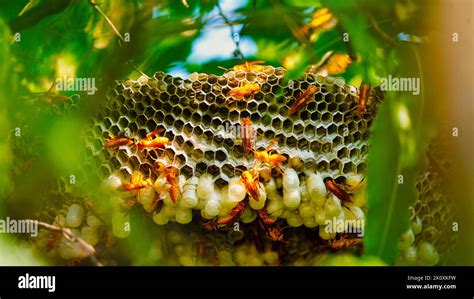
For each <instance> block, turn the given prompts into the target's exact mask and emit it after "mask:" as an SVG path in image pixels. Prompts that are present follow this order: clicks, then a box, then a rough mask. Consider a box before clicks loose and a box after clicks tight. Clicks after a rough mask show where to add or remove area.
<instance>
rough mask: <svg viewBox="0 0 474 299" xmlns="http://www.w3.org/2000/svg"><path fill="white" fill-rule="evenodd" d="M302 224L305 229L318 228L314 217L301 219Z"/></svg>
mask: <svg viewBox="0 0 474 299" xmlns="http://www.w3.org/2000/svg"><path fill="white" fill-rule="evenodd" d="M303 224H304V226H306V227H307V228H313V227H316V226H318V223H317V222H316V218H315V217H308V218H303Z"/></svg>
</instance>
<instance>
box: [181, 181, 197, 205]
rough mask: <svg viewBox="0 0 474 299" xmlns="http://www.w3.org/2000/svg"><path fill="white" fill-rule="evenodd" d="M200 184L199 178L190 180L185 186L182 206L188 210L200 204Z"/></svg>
mask: <svg viewBox="0 0 474 299" xmlns="http://www.w3.org/2000/svg"><path fill="white" fill-rule="evenodd" d="M198 183H199V179H198V178H197V177H191V178H189V179H188V180H187V181H186V182H185V184H184V186H183V194H182V197H183V198H182V203H181V205H182V206H183V207H186V208H195V207H196V206H197V205H198V203H199V199H198V196H197V184H198Z"/></svg>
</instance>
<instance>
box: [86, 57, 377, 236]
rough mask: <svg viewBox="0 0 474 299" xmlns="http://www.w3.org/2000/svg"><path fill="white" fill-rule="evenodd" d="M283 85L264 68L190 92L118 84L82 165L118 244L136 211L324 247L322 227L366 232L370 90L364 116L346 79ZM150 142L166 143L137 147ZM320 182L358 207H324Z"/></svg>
mask: <svg viewBox="0 0 474 299" xmlns="http://www.w3.org/2000/svg"><path fill="white" fill-rule="evenodd" d="M284 74H285V71H284V69H282V68H274V67H270V66H266V67H263V66H262V67H261V68H260V71H259V72H246V71H228V72H226V73H225V74H224V75H222V76H216V75H208V74H192V75H191V76H190V77H189V79H186V80H184V79H181V78H176V77H172V76H170V75H166V74H164V73H161V72H159V73H156V74H155V75H154V76H153V77H152V78H150V77H145V76H142V77H141V78H139V79H138V80H137V81H133V80H126V81H123V82H118V84H117V86H116V87H115V89H114V90H113V93H112V94H111V95H110V96H109V102H108V104H107V105H106V106H105V107H104V109H103V110H102V111H101V113H100V114H99V115H98V117H97V118H96V119H95V121H94V124H93V128H92V130H91V132H90V134H89V135H90V136H89V139H88V143H87V153H86V156H87V157H88V158H89V162H88V164H95V165H98V169H99V173H98V176H99V178H100V179H101V180H103V181H104V185H105V186H106V187H107V188H109V189H111V190H112V193H113V195H112V196H111V203H112V204H113V205H114V206H115V207H117V208H116V209H115V210H114V211H115V212H114V214H113V223H114V224H115V225H114V231H115V234H116V235H117V236H121V237H124V236H126V235H127V233H126V232H125V231H123V230H122V229H121V227H123V225H122V224H123V223H124V222H126V221H127V219H128V218H127V217H128V215H127V212H126V211H124V207H125V210H126V209H127V207H128V208H130V207H131V206H133V204H134V203H135V202H136V201H138V202H139V203H140V204H141V205H143V207H144V208H145V210H146V211H148V212H150V213H153V219H154V221H155V222H156V223H157V224H160V225H163V224H166V223H168V222H178V223H182V224H186V223H189V222H191V221H192V219H193V217H195V216H196V215H199V214H200V217H202V218H204V219H207V220H210V221H214V222H217V223H218V225H220V226H222V225H224V224H228V223H229V221H226V219H228V220H232V222H234V221H238V220H239V219H240V221H242V222H243V223H250V222H253V221H254V220H256V219H257V217H260V219H261V220H266V221H264V222H266V223H269V222H271V223H273V221H275V220H276V219H286V222H287V223H288V225H290V226H292V227H298V226H301V225H304V226H306V227H309V228H314V227H317V226H319V228H320V235H321V237H322V238H324V239H333V238H334V237H335V235H336V233H328V232H326V231H325V230H324V224H325V222H326V220H328V219H330V220H332V219H333V218H334V219H339V220H344V219H346V220H347V219H348V218H349V219H353V220H362V219H363V217H364V212H363V210H362V209H361V208H363V207H364V206H365V203H366V200H365V194H364V189H365V188H364V186H363V184H364V182H363V177H364V174H365V171H366V157H367V153H368V138H369V128H370V125H371V123H372V121H373V119H374V117H375V112H376V106H377V104H378V101H375V100H374V99H373V98H376V97H378V95H376V93H375V92H374V90H372V94H371V96H370V98H371V101H370V103H371V104H372V106H371V107H370V109H367V111H365V112H364V113H363V115H362V114H360V113H358V111H357V108H358V107H357V97H358V96H357V95H358V88H355V87H351V86H348V85H346V84H345V83H344V81H343V79H340V78H331V77H320V76H314V75H312V74H309V73H307V74H305V75H304V77H303V78H302V79H301V80H291V81H289V82H285V80H284ZM315 87H316V88H315ZM310 90H311V91H312V92H311V93H309V91H310ZM305 97H306V98H307V99H306V101H305V102H304V103H303V104H302V105H300V104H301V103H298V101H301V100H302V99H305ZM295 107H296V108H298V109H295ZM244 119H245V120H246V122H247V123H249V124H251V126H252V130H253V131H252V132H254V133H255V134H254V135H253V137H252V138H251V141H254V144H252V147H251V149H250V150H247V149H246V145H245V142H246V140H245V137H243V136H242V134H240V133H242V132H243V131H242V124H243V120H244ZM158 136H159V138H161V139H160V140H162V141H163V142H164V143H163V144H161V146H159V148H157V147H146V146H144V147H141V146H138V144H139V143H140V142H139V141H140V140H146V141H152V140H153V138H158ZM247 138H249V137H248V136H247ZM114 142H115V143H116V144H114ZM247 142H248V140H247ZM111 144H112V145H117V146H110V145H111ZM272 146H273V147H272ZM265 148H266V149H267V150H268V151H267V152H266V153H267V154H269V155H272V154H274V153H278V156H279V157H281V160H280V161H279V162H278V163H277V164H276V165H272V164H271V163H270V164H268V163H265V162H266V161H265V160H263V163H260V164H259V161H256V159H255V157H256V155H257V152H259V153H262V152H265ZM269 148H271V149H269ZM91 158H92V159H91ZM260 162H261V161H260ZM157 165H161V166H162V167H158V166H157ZM256 165H260V166H259V168H258V169H259V170H258V171H255V169H256ZM269 166H271V167H269ZM160 169H161V170H160ZM171 170H173V171H172V172H173V173H170V172H171ZM244 175H248V176H249V177H247V179H248V180H246V178H245V177H244ZM328 179H329V180H330V183H332V185H333V186H336V187H337V186H339V187H337V188H340V189H345V190H351V192H350V193H351V194H350V196H351V199H354V200H353V201H352V200H349V201H352V202H349V201H344V200H340V198H337V197H336V195H333V194H332V193H329V194H330V196H328V190H327V189H326V188H327V187H326V185H325V181H324V180H328ZM248 181H250V183H249V182H248ZM124 185H127V186H128V187H129V188H123V187H124ZM135 187H136V188H135ZM252 188H253V192H252ZM117 190H119V191H117ZM120 191H121V192H120ZM343 193H345V194H349V191H348V192H346V191H343ZM341 202H342V205H341ZM262 218H263V219H262Z"/></svg>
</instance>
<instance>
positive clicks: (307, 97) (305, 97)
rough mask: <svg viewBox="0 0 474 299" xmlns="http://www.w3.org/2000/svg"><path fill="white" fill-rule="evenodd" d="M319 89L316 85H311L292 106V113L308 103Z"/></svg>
mask: <svg viewBox="0 0 474 299" xmlns="http://www.w3.org/2000/svg"><path fill="white" fill-rule="evenodd" d="M317 91H318V88H317V87H316V86H314V85H310V86H309V87H308V88H307V89H306V90H305V91H304V92H303V94H302V95H301V96H300V97H299V98H298V99H297V100H296V101H295V103H294V104H293V105H292V106H291V108H290V115H292V114H295V113H296V112H297V111H298V110H299V109H300V108H301V107H302V106H303V105H305V104H307V103H308V102H309V101H310V100H311V99H312V97H313V96H314V94H315V93H316V92H317Z"/></svg>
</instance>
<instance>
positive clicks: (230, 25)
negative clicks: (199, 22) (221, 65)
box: [217, 2, 245, 59]
mask: <svg viewBox="0 0 474 299" xmlns="http://www.w3.org/2000/svg"><path fill="white" fill-rule="evenodd" d="M217 9H218V10H219V15H220V16H221V17H222V18H223V19H224V21H225V23H226V24H227V26H229V28H230V34H231V38H232V40H233V41H234V44H235V48H236V53H237V54H238V55H239V56H240V58H241V59H245V56H244V54H242V51H241V50H240V41H239V40H240V36H239V37H238V38H235V33H236V32H235V30H234V26H232V23H231V22H230V20H229V19H228V18H227V17H226V15H225V14H224V12H223V11H222V8H221V6H220V5H219V2H217Z"/></svg>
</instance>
